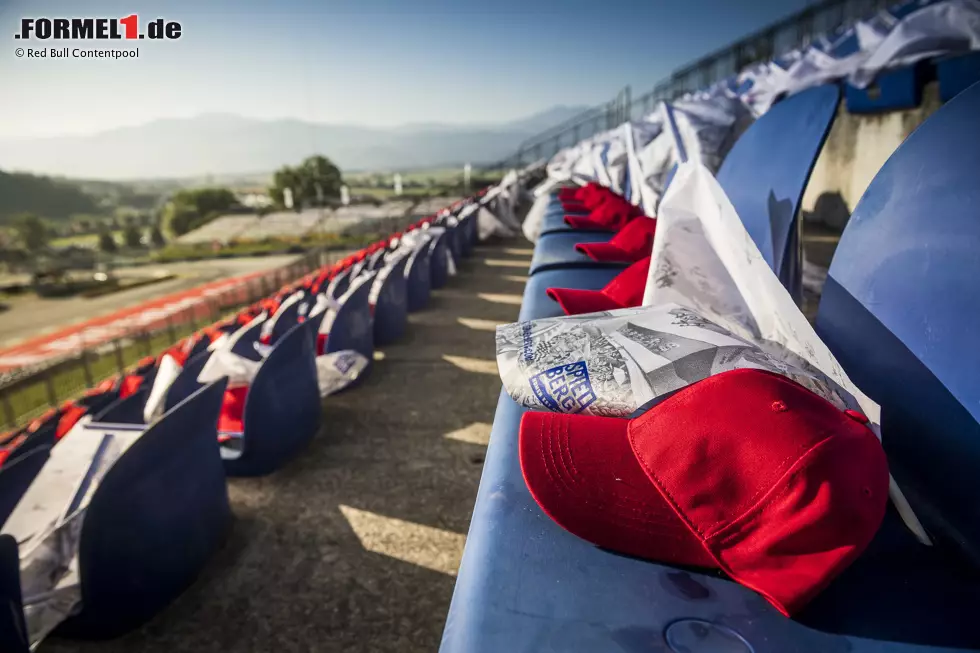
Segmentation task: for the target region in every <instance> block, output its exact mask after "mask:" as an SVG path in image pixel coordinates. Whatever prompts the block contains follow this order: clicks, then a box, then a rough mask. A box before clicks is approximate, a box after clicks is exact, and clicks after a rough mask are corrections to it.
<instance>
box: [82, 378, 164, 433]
mask: <svg viewBox="0 0 980 653" xmlns="http://www.w3.org/2000/svg"><path fill="white" fill-rule="evenodd" d="M149 394H150V386H149V385H146V384H144V385H143V386H141V387H140V389H139V390H137V391H136V392H134V393H133V394H131V395H129V396H128V397H126V398H125V399H119V400H118V401H116V402H115V403H113V404H112V405H110V406H109V407H108V408H106V409H105V410H103V411H102V412H100V413H98V414H97V415H95V416H94V417H93V418H92V421H94V422H104V423H107V424H143V423H144V422H145V421H146V420H145V419H143V408H144V407H145V406H146V399H147V397H148V396H149Z"/></svg>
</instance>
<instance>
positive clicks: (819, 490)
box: [520, 369, 888, 615]
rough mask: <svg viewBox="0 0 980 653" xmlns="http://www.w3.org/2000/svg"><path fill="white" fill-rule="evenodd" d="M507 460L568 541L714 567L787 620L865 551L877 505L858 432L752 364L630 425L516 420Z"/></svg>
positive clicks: (850, 420) (863, 436) (874, 460)
mask: <svg viewBox="0 0 980 653" xmlns="http://www.w3.org/2000/svg"><path fill="white" fill-rule="evenodd" d="M520 457H521V468H522V470H523V472H524V478H525V480H526V482H527V484H528V487H529V488H530V490H531V494H532V495H533V496H534V498H535V500H536V501H537V502H538V503H539V504H540V505H541V507H542V508H543V509H544V510H545V512H547V513H548V514H549V515H550V516H551V517H552V518H553V519H554V520H555V521H557V522H558V523H559V524H560V525H562V526H563V527H564V528H566V529H568V530H569V531H571V532H572V533H575V534H576V535H579V536H581V537H583V538H585V539H587V540H589V541H591V542H593V543H595V544H598V545H600V546H603V547H606V548H609V549H612V550H615V551H620V552H623V553H628V554H631V555H635V556H639V557H644V558H650V559H653V560H658V561H660V562H664V563H669V564H679V565H695V566H705V567H715V568H719V569H721V570H723V571H724V572H725V573H727V574H728V575H729V576H730V577H731V578H733V579H734V580H736V581H738V582H739V583H741V584H742V585H745V586H746V587H749V588H751V589H753V590H755V591H757V592H759V593H760V594H762V595H763V596H765V597H766V598H767V599H768V600H769V601H770V602H771V603H772V604H773V605H775V606H776V607H777V608H778V609H779V610H780V611H781V612H783V613H784V614H787V615H788V614H792V613H793V612H796V611H797V610H799V609H800V608H802V607H803V606H804V605H805V604H806V603H807V602H808V601H809V600H810V599H812V598H813V597H814V596H815V595H816V594H818V593H819V592H820V590H822V589H823V588H824V587H825V586H826V585H827V584H828V583H829V582H830V581H831V580H832V579H833V578H834V577H835V576H837V575H838V574H839V573H840V572H841V571H843V570H844V569H845V568H846V567H847V566H848V565H849V564H850V563H851V562H853V561H854V559H855V558H857V556H858V555H860V553H861V552H862V551H863V550H864V549H865V548H866V547H867V545H868V544H869V542H870V541H871V539H872V537H874V534H875V532H876V531H877V530H878V527H879V525H880V524H881V520H882V518H883V517H884V512H885V505H886V502H887V496H888V465H887V462H886V459H885V453H884V451H883V450H882V448H881V443H880V442H879V441H878V439H877V438H876V437H875V435H874V433H872V432H871V430H870V429H868V428H867V426H866V425H865V424H863V423H861V422H860V421H859V420H858V419H856V418H855V416H853V415H852V414H850V413H845V412H841V411H840V410H838V409H837V408H835V407H834V406H833V405H832V404H830V403H829V402H828V401H826V400H825V399H823V398H822V397H818V396H817V395H815V394H813V393H812V392H810V391H808V390H806V389H805V388H803V387H802V386H800V385H798V384H796V383H794V382H793V381H791V380H789V379H787V378H785V377H783V376H780V375H778V374H772V373H770V372H764V371H761V370H752V369H741V370H734V371H730V372H724V373H722V374H717V375H715V376H711V377H709V378H707V379H705V380H703V381H700V382H698V383H695V384H692V385H690V386H688V387H687V388H685V389H683V390H681V391H679V392H678V393H677V394H675V395H673V396H671V397H670V398H668V399H666V400H664V401H662V402H661V403H660V404H658V405H656V406H655V407H654V408H652V409H650V410H649V411H647V412H646V413H644V414H643V415H641V416H640V417H637V418H636V419H633V420H622V419H615V418H600V417H588V416H572V415H558V414H553V413H534V412H532V413H527V414H525V416H524V419H523V420H522V422H521V433H520Z"/></svg>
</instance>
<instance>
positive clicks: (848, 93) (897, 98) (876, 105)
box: [844, 61, 935, 113]
mask: <svg viewBox="0 0 980 653" xmlns="http://www.w3.org/2000/svg"><path fill="white" fill-rule="evenodd" d="M934 72H935V71H934V68H933V65H932V63H931V62H929V61H920V62H918V63H915V64H912V65H910V66H904V67H902V68H896V69H894V70H886V71H882V72H881V73H880V74H879V75H878V77H877V78H876V79H875V81H874V82H872V83H871V85H870V86H868V87H867V88H857V87H856V86H852V85H851V84H849V83H845V84H844V97H845V99H846V101H847V110H848V111H849V112H850V113H883V112H885V111H898V110H900V109H914V108H915V107H917V106H919V105H920V104H922V89H923V87H925V85H926V83H927V82H928V81H930V79H931V78H932V76H933V74H934Z"/></svg>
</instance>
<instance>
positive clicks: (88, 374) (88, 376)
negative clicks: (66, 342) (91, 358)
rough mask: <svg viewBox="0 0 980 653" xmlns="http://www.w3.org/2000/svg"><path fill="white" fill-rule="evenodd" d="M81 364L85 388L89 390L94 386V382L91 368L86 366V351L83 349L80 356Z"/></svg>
mask: <svg viewBox="0 0 980 653" xmlns="http://www.w3.org/2000/svg"><path fill="white" fill-rule="evenodd" d="M81 362H82V374H83V375H84V376H85V387H86V388H91V387H92V386H94V385H95V381H94V380H93V379H92V368H91V366H90V365H89V364H88V350H87V349H83V350H82V355H81Z"/></svg>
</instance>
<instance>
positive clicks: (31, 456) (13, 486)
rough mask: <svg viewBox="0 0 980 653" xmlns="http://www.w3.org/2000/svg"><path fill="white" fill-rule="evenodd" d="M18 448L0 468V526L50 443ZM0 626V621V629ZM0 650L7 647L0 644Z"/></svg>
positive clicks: (35, 474) (42, 459) (33, 475)
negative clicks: (13, 455)
mask: <svg viewBox="0 0 980 653" xmlns="http://www.w3.org/2000/svg"><path fill="white" fill-rule="evenodd" d="M52 439H53V438H52ZM20 449H21V448H20V447H18V449H17V452H16V453H17V457H16V458H14V457H11V458H9V459H8V460H5V461H4V463H3V467H2V468H0V526H3V525H4V524H5V523H6V522H7V518H8V517H10V513H12V512H13V511H14V508H16V507H17V504H18V503H19V502H20V500H21V497H23V496H24V493H25V492H27V488H29V487H30V485H31V483H33V482H34V477H35V476H37V473H38V472H39V471H41V468H42V467H43V466H44V463H46V462H47V460H48V454H49V453H50V452H51V445H50V444H47V445H44V446H36V447H32V448H31V449H30V450H29V451H26V452H22V451H21V450H20ZM2 627H3V626H2V623H0V629H2ZM2 643H3V637H2V636H0V644H2ZM0 650H4V651H5V650H7V649H5V648H3V647H2V646H0Z"/></svg>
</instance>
